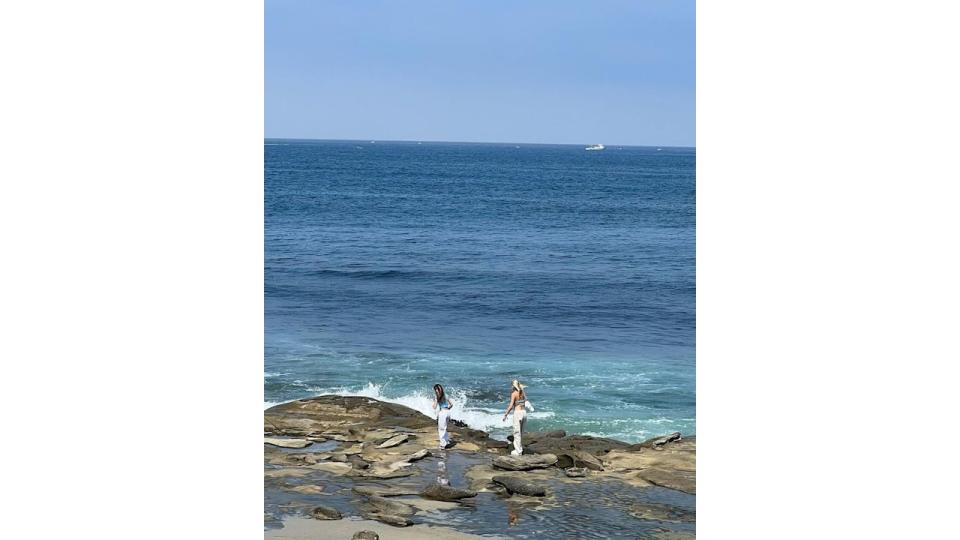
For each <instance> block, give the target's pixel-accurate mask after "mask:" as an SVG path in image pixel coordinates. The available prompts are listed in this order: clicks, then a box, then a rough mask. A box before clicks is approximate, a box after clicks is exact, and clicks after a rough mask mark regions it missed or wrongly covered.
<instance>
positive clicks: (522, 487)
mask: <svg viewBox="0 0 960 540" xmlns="http://www.w3.org/2000/svg"><path fill="white" fill-rule="evenodd" d="M493 481H494V482H496V483H497V484H500V485H501V486H503V487H505V488H506V489H507V491H509V492H510V493H518V494H520V495H527V496H530V497H543V496H544V495H546V494H547V490H546V489H545V488H544V487H543V486H540V485H537V484H534V483H533V482H530V481H528V480H525V479H523V478H520V477H517V476H506V475H504V476H494V477H493Z"/></svg>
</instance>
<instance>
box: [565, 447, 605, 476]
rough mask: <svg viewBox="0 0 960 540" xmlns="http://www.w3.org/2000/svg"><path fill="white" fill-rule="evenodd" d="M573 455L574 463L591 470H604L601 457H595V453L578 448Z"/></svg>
mask: <svg viewBox="0 0 960 540" xmlns="http://www.w3.org/2000/svg"><path fill="white" fill-rule="evenodd" d="M571 457H572V458H573V464H574V465H575V466H577V465H579V466H581V467H586V468H588V469H590V470H591V471H602V470H603V463H601V462H600V460H599V459H597V458H595V457H593V454H589V453H587V452H584V451H582V450H578V451H575V452H573V455H572V456H571Z"/></svg>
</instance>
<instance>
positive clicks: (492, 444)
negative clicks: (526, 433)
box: [487, 435, 512, 449]
mask: <svg viewBox="0 0 960 540" xmlns="http://www.w3.org/2000/svg"><path fill="white" fill-rule="evenodd" d="M511 437H512V435H511ZM487 448H495V449H500V448H510V443H508V442H506V441H494V440H491V441H489V442H487Z"/></svg>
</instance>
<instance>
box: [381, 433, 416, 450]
mask: <svg viewBox="0 0 960 540" xmlns="http://www.w3.org/2000/svg"><path fill="white" fill-rule="evenodd" d="M409 438H410V435H408V434H406V433H401V434H400V435H397V436H395V437H390V438H389V439H387V440H385V441H383V442H382V443H380V444H378V445H377V448H392V447H394V446H399V445H401V444H403V443H405V442H407V439H409Z"/></svg>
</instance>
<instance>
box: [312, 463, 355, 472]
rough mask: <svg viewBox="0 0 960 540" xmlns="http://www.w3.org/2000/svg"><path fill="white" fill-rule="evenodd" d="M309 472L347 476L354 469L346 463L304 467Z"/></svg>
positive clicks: (318, 464)
mask: <svg viewBox="0 0 960 540" xmlns="http://www.w3.org/2000/svg"><path fill="white" fill-rule="evenodd" d="M304 468H305V469H306V470H308V471H323V472H328V473H333V474H347V473H349V472H350V470H351V469H352V467H351V466H350V465H348V464H346V463H327V462H324V463H317V464H316V465H310V466H309V467H304Z"/></svg>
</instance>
